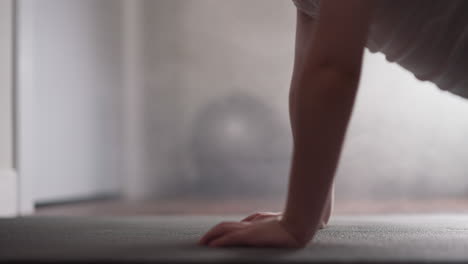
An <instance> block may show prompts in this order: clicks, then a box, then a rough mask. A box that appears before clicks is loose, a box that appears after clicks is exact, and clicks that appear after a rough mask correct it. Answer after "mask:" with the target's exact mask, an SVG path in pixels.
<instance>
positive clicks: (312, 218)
mask: <svg viewBox="0 0 468 264" xmlns="http://www.w3.org/2000/svg"><path fill="white" fill-rule="evenodd" d="M357 85H358V78H350V77H348V75H344V74H343V75H342V74H339V73H337V72H335V71H328V70H327V71H320V70H318V71H314V74H312V75H310V76H302V77H301V76H300V77H293V82H292V84H291V89H292V91H291V92H293V93H294V95H293V96H292V97H291V100H290V104H291V106H290V113H291V115H290V117H291V125H292V129H293V141H294V146H293V158H292V163H291V171H290V182H289V190H288V200H287V203H286V209H285V211H284V215H283V218H282V222H283V223H284V224H286V225H287V226H288V229H289V230H291V231H292V232H293V233H294V234H293V235H295V236H296V237H297V238H299V239H301V240H302V239H303V240H307V241H308V240H310V239H311V238H312V236H313V234H314V233H315V230H316V229H317V227H318V225H319V224H320V220H321V213H322V211H323V207H324V205H325V202H326V199H327V196H328V192H329V190H330V187H331V184H332V182H333V177H334V174H335V170H336V167H337V164H338V160H339V156H340V152H341V149H342V145H343V141H344V137H345V133H346V128H347V126H348V123H349V120H350V117H351V113H352V107H353V105H354V101H355V96H356V91H357Z"/></svg>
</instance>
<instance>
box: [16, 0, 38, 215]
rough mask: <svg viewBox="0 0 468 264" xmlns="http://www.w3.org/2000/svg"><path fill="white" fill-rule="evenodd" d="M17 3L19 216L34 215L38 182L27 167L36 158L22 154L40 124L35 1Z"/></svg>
mask: <svg viewBox="0 0 468 264" xmlns="http://www.w3.org/2000/svg"><path fill="white" fill-rule="evenodd" d="M14 1H15V31H16V36H15V58H14V59H15V71H16V76H15V79H16V81H15V93H16V98H15V99H16V100H15V106H14V109H15V112H16V119H17V121H16V141H17V143H16V160H17V164H18V166H17V168H18V169H17V171H18V214H19V215H28V214H32V213H34V199H33V198H34V197H33V194H34V192H33V190H34V182H33V179H30V177H29V178H28V177H26V176H27V175H31V173H30V171H31V170H32V168H28V167H27V166H25V165H26V164H32V162H34V157H32V155H30V153H22V150H23V149H25V146H29V147H30V148H31V147H32V146H34V144H36V142H37V140H35V139H34V138H32V137H31V134H33V135H34V133H29V134H28V136H27V137H26V136H25V135H24V134H25V131H34V130H35V127H36V125H38V124H37V121H36V120H37V119H36V118H35V113H34V109H36V103H37V102H36V100H35V98H37V96H36V93H37V91H36V89H35V85H34V61H33V59H34V46H35V35H34V33H35V31H36V30H35V23H34V21H35V17H34V15H35V12H34V9H33V8H34V5H33V4H31V3H34V0H33V1H31V0H14Z"/></svg>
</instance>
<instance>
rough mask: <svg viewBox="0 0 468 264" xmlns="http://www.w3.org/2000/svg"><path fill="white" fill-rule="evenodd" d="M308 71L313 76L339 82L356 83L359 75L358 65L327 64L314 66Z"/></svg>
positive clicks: (326, 80)
mask: <svg viewBox="0 0 468 264" xmlns="http://www.w3.org/2000/svg"><path fill="white" fill-rule="evenodd" d="M310 72H311V75H312V76H313V78H316V79H320V80H323V81H325V82H331V83H339V84H356V83H358V82H359V79H360V76H361V72H360V67H356V68H354V67H341V66H338V65H336V66H335V65H329V64H321V65H317V66H314V67H313V68H312V69H311V70H310Z"/></svg>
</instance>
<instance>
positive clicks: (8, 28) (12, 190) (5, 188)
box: [0, 0, 18, 217]
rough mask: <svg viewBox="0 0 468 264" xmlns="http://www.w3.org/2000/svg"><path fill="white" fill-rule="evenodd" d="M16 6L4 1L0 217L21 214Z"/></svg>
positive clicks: (0, 21)
mask: <svg viewBox="0 0 468 264" xmlns="http://www.w3.org/2000/svg"><path fill="white" fill-rule="evenodd" d="M14 10H15V8H14V2H13V0H0V217H9V216H16V215H17V214H18V174H17V172H16V160H15V148H16V144H15V136H14V134H15V114H14V100H15V94H14V84H15V82H14V72H15V71H14V38H15V37H14V36H15V34H14V32H15V30H14V25H15V23H14V20H15V16H14V13H15V12H14Z"/></svg>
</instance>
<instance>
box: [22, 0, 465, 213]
mask: <svg viewBox="0 0 468 264" xmlns="http://www.w3.org/2000/svg"><path fill="white" fill-rule="evenodd" d="M16 23H17V27H18V34H17V36H16V38H17V42H16V45H17V60H18V64H17V67H18V74H17V106H16V110H17V112H18V129H17V135H18V145H17V148H18V152H17V159H18V165H19V173H20V200H21V206H22V208H23V211H24V212H33V211H34V208H35V209H36V210H35V212H36V213H38V214H140V213H141V214H144V213H148V214H152V213H244V212H245V213H249V212H251V211H254V210H282V209H283V206H284V203H285V199H286V191H287V184H288V176H289V175H288V172H289V165H290V158H291V151H292V145H291V143H292V140H291V130H290V123H289V116H288V93H289V84H290V81H291V74H292V66H293V54H294V53H293V52H294V37H295V26H296V8H295V6H294V5H293V3H292V1H285V0H230V1H216V0H127V1H125V0H100V1H94V0H41V1H35V0H19V1H16ZM467 117H468V101H466V100H463V99H462V98H458V97H456V96H454V95H451V94H448V93H446V92H443V91H440V90H438V89H437V88H436V87H435V86H434V85H433V84H430V83H427V82H420V81H418V80H416V79H415V78H414V76H413V75H412V74H411V73H409V72H407V71H406V70H404V69H402V68H401V67H399V66H397V65H394V64H389V63H388V62H387V61H386V60H385V57H384V56H383V55H381V54H371V53H370V52H368V50H366V52H365V58H364V66H363V74H362V78H361V82H360V88H359V93H358V97H357V102H356V106H355V109H354V111H353V117H352V119H351V122H350V127H349V129H348V132H347V136H346V141H345V146H344V150H343V152H342V155H341V160H340V163H339V168H338V171H337V175H336V189H335V194H336V212H337V213H359V212H419V211H434V210H440V211H454V210H455V211H456V210H466V211H468V204H467V203H466V202H465V199H466V198H467V197H468V184H467V183H468V178H467V177H466V176H467V173H468V162H467V160H468V138H467V136H466V135H467V134H468V118H467Z"/></svg>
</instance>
